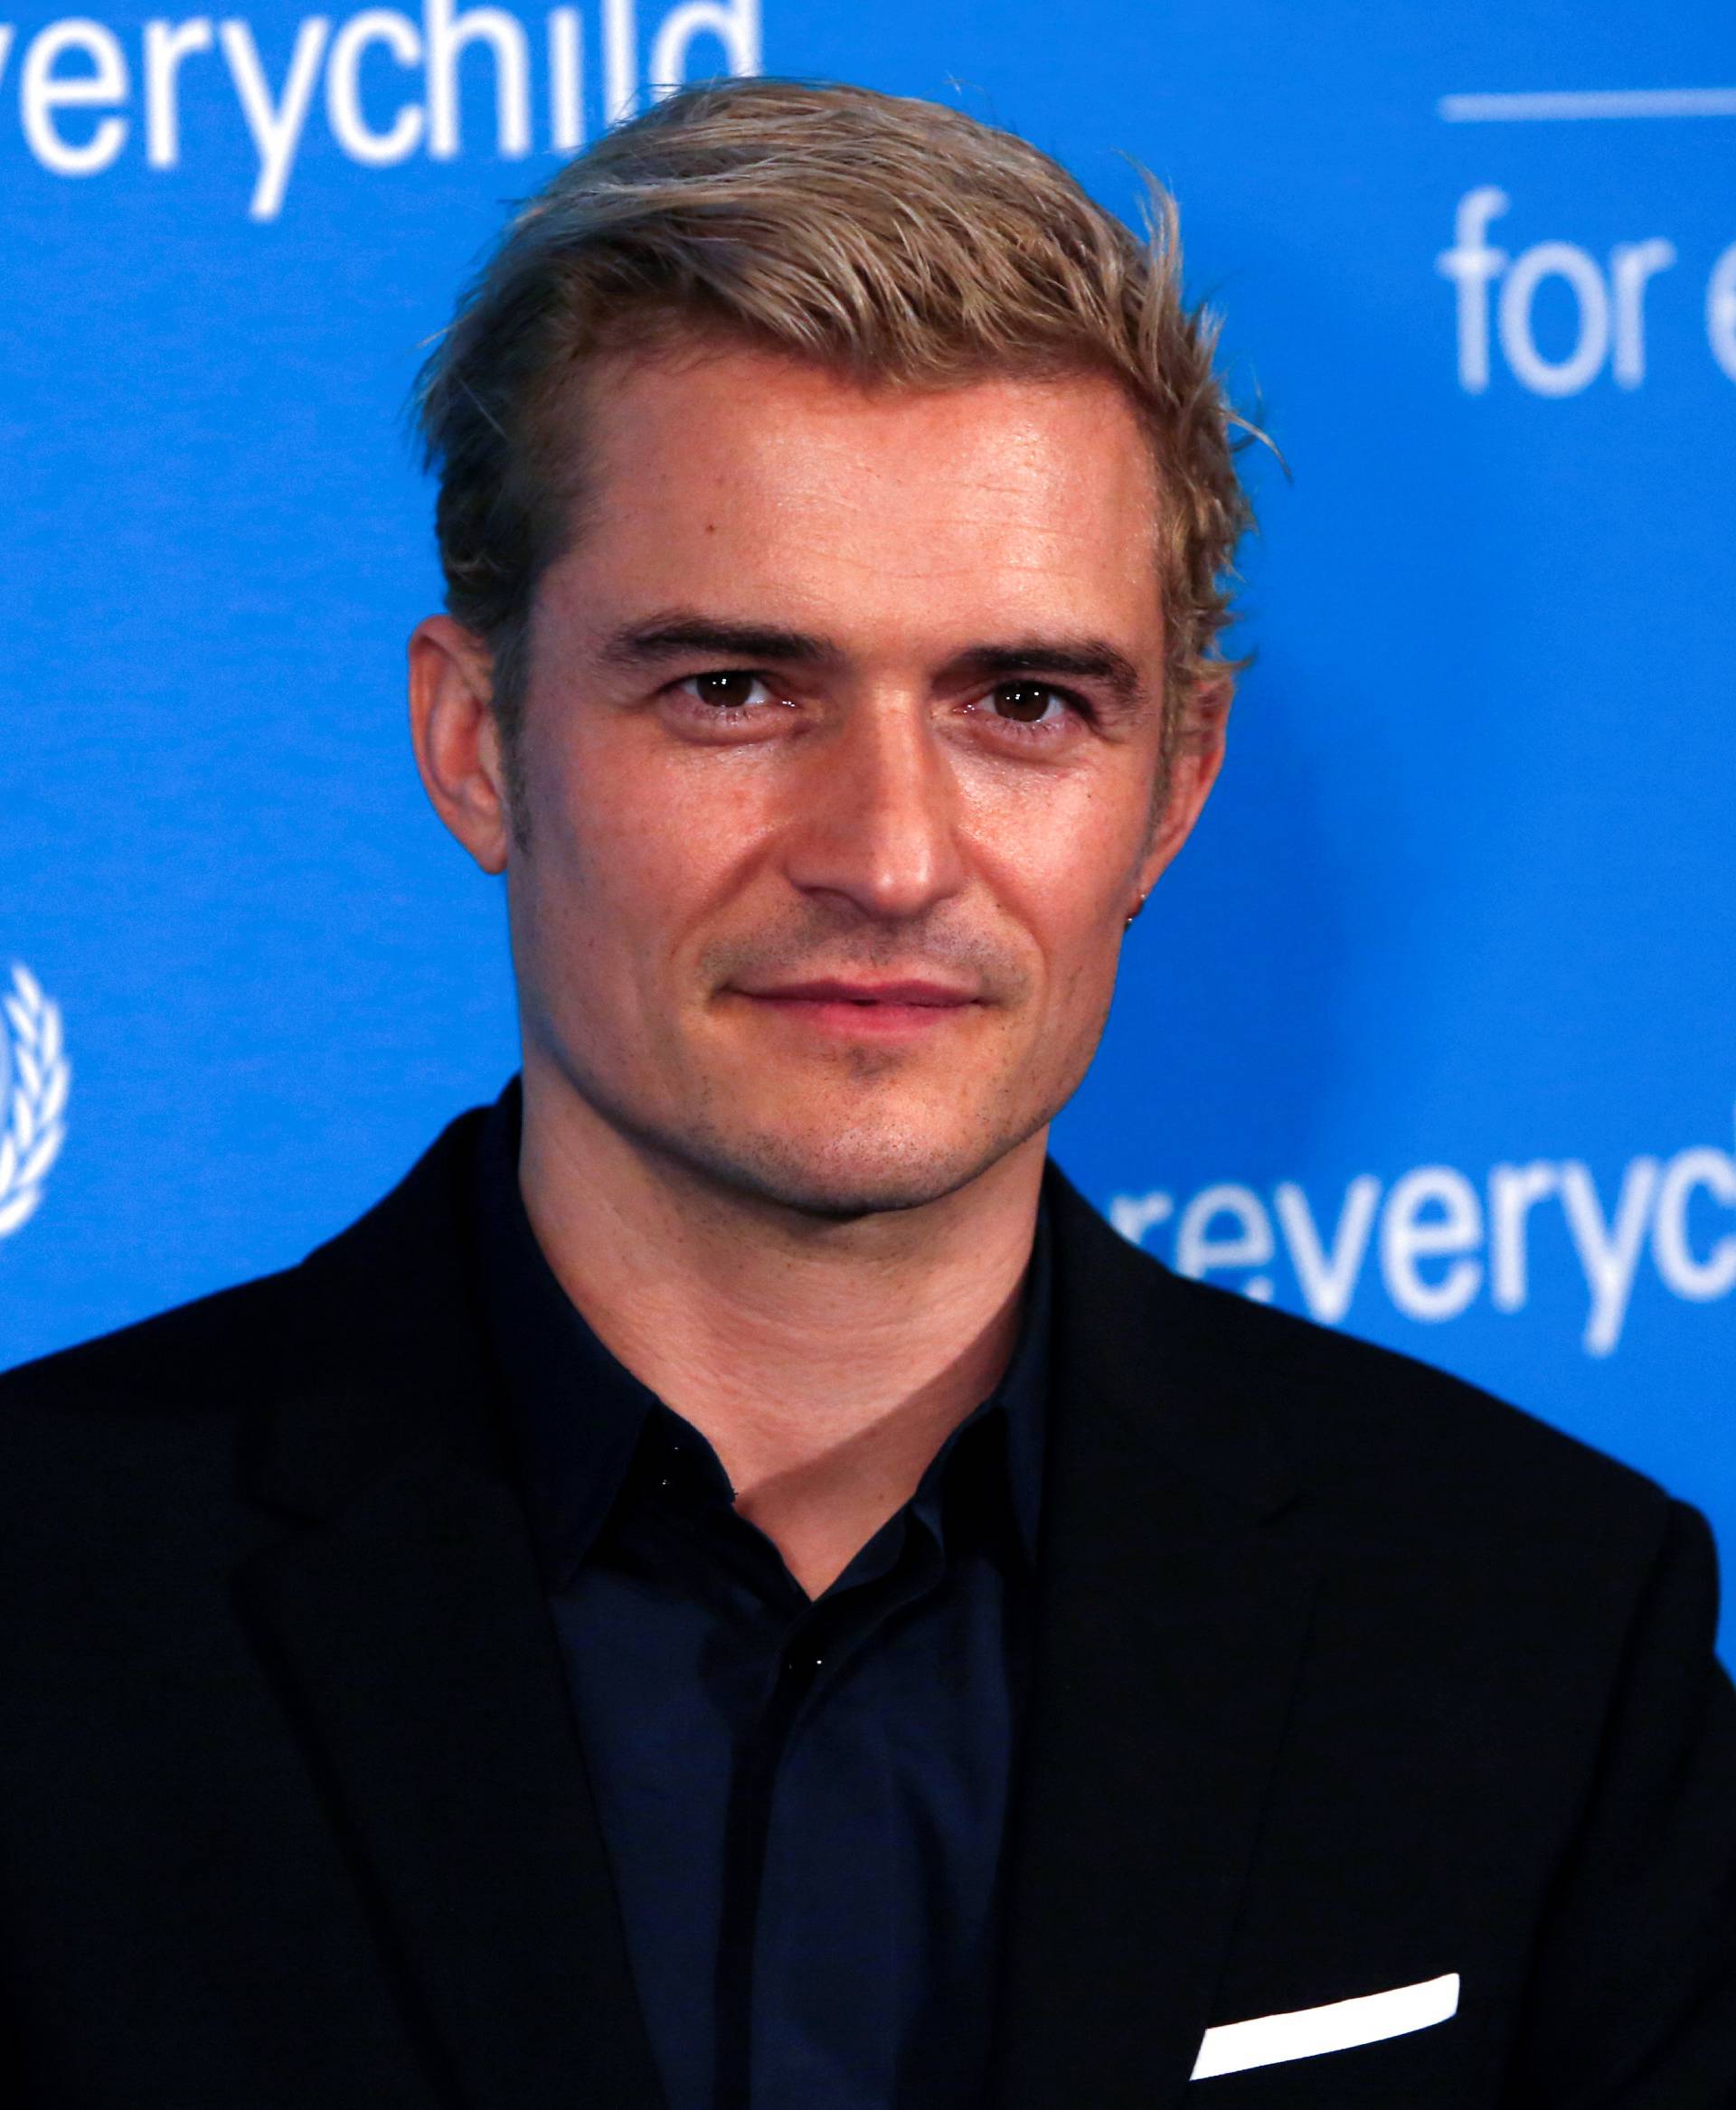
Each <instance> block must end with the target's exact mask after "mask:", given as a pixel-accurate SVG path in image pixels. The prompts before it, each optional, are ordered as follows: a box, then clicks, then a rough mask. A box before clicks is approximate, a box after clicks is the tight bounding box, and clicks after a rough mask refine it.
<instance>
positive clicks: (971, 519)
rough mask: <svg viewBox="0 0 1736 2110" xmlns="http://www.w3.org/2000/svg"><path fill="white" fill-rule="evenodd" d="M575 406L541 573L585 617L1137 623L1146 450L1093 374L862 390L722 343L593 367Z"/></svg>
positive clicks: (1150, 500) (1150, 476)
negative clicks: (719, 613)
mask: <svg viewBox="0 0 1736 2110" xmlns="http://www.w3.org/2000/svg"><path fill="white" fill-rule="evenodd" d="M583 410H584V419H585V436H586V441H587V446H586V450H585V453H586V461H587V483H586V491H585V503H584V504H583V506H582V515H583V519H584V523H585V526H584V532H583V533H582V535H581V536H580V540H579V542H577V544H576V545H575V547H574V549H573V550H572V551H571V552H570V554H569V556H568V557H567V558H566V559H563V560H562V561H561V565H559V566H557V567H556V571H557V572H561V571H570V572H572V573H575V574H582V578H583V583H584V588H585V591H586V594H587V596H588V597H594V598H596V599H598V600H599V601H609V602H611V603H614V602H618V600H619V599H620V598H627V599H632V598H637V597H638V596H639V595H641V594H647V593H648V594H651V595H654V596H656V595H662V596H664V597H665V598H680V599H682V600H684V601H693V600H694V599H704V598H709V597H711V596H712V595H715V594H719V593H722V594H724V595H726V596H727V597H729V598H736V599H739V598H744V597H745V598H752V599H756V600H764V599H765V598H767V597H768V596H769V597H772V598H774V599H775V600H776V602H777V604H778V608H780V609H781V610H782V611H784V612H787V613H789V614H792V615H795V614H799V613H802V612H803V604H805V603H806V604H810V607H809V608H808V612H810V613H811V612H816V611H817V609H818V608H821V607H824V608H826V611H827V613H828V615H831V616H833V617H835V615H836V613H837V612H838V610H839V609H840V608H842V609H844V610H845V611H846V612H847V611H848V610H850V609H853V608H854V609H856V610H858V611H860V613H861V615H862V617H863V619H864V620H873V621H877V622H880V623H884V622H885V621H886V620H889V619H890V620H894V621H895V620H896V619H897V618H898V616H899V614H900V612H903V613H904V614H906V615H908V616H910V617H915V616H916V615H917V614H918V613H920V614H922V615H923V616H924V617H928V618H932V617H933V616H934V614H935V612H936V609H937V608H938V607H939V606H940V605H942V604H944V602H945V601H946V599H947V598H948V596H951V597H955V598H958V599H959V600H961V601H964V602H967V603H968V604H969V607H970V613H971V617H972V618H973V620H980V619H981V618H982V617H985V616H995V617H1001V618H1003V619H1005V620H1009V621H1012V620H1020V619H1023V620H1026V621H1029V620H1036V619H1041V620H1045V621H1052V620H1059V619H1061V618H1062V617H1065V618H1066V619H1067V620H1068V622H1069V624H1070V626H1072V627H1078V626H1080V622H1081V620H1082V619H1083V618H1085V617H1088V616H1089V617H1090V618H1091V620H1092V621H1093V622H1095V623H1098V624H1114V625H1116V626H1118V627H1119V628H1121V629H1122V630H1124V631H1137V630H1139V629H1141V627H1142V626H1148V625H1152V624H1155V623H1156V620H1157V611H1156V600H1157V593H1156V513H1157V492H1156V479H1155V474H1154V469H1153V465H1152V457H1151V450H1150V447H1149V445H1148V443H1147V441H1146V438H1145V435H1144V433H1143V432H1142V430H1141V429H1140V426H1139V422H1138V419H1137V416H1136V414H1135V412H1134V410H1133V408H1132V405H1131V403H1130V402H1129V400H1128V399H1127V395H1126V393H1125V392H1124V391H1123V390H1122V389H1121V388H1120V387H1119V386H1118V384H1117V383H1116V382H1115V381H1112V380H1110V379H1109V378H1107V377H1104V376H1099V375H1095V374H1080V375H1067V376H1062V377H1057V378H1043V379H1025V378H1019V377H1010V376H990V377H986V378H982V379H977V380H972V381H963V382H958V383H955V384H952V385H949V386H948V387H946V388H942V389H935V388H921V389H918V388H914V387H897V386H889V385H885V384H875V385H864V384H863V383H861V382H858V381H854V380H852V379H849V378H847V377H844V376H842V375H839V374H838V373H836V372H833V371H831V370H829V369H826V368H824V367H820V366H817V365H815V364H811V363H805V362H801V361H797V360H795V359H791V358H788V357H786V356H783V355H781V354H778V353H771V352H764V351H760V350H757V349H742V348H740V347H731V348H729V349H725V350H721V351H717V352H705V353H690V354H688V355H685V356H683V357H680V358H675V359H670V358H666V357H659V358H656V359H652V360H639V361H637V362H636V361H633V360H632V359H630V358H625V359H612V360H610V361H609V362H608V363H605V364H603V365H602V366H600V367H599V369H598V370H597V371H595V372H592V373H591V374H590V376H589V377H588V380H587V383H586V388H585V400H584V406H583ZM551 583H552V584H553V583H555V581H554V579H553V576H552V579H551ZM573 583H574V584H577V583H578V579H577V578H576V577H575V578H574V579H573ZM961 613H962V611H961ZM1128 641H1129V642H1130V643H1134V644H1137V643H1138V642H1140V640H1139V639H1137V638H1135V637H1130V638H1129V640H1128Z"/></svg>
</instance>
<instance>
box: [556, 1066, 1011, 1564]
mask: <svg viewBox="0 0 1736 2110" xmlns="http://www.w3.org/2000/svg"><path fill="white" fill-rule="evenodd" d="M1046 1140H1047V1131H1046V1130H1043V1131H1040V1132H1039V1133H1038V1134H1037V1135H1033V1137H1031V1138H1030V1139H1029V1140H1028V1141H1027V1142H1026V1143H1024V1144H1021V1145H1019V1146H1018V1148H1017V1149H1015V1150H1014V1151H1012V1152H1009V1153H1008V1154H1007V1155H1006V1156H1005V1158H1003V1159H1001V1160H1000V1161H999V1162H998V1163H996V1164H995V1165H993V1166H991V1167H990V1168H989V1169H988V1170H987V1171H986V1172H985V1173H982V1174H980V1175H979V1176H978V1177H977V1179H975V1180H973V1181H972V1182H969V1184H968V1185H967V1186H966V1187H963V1188H961V1189H959V1190H958V1192H956V1193H953V1194H948V1195H946V1196H944V1197H942V1198H941V1199H940V1200H939V1201H933V1202H928V1203H924V1204H922V1205H920V1206H919V1207H917V1208H914V1209H902V1210H889V1211H886V1212H884V1213H881V1214H876V1215H872V1216H865V1217H859V1218H855V1219H853V1220H835V1219H829V1218H818V1217H815V1216H811V1215H808V1214H806V1213H804V1212H802V1211H800V1210H792V1209H789V1208H787V1207H785V1206H783V1205H782V1204H779V1203H776V1202H772V1201H766V1200H764V1199H762V1198H760V1197H757V1196H754V1195H751V1194H748V1193H743V1192H739V1191H737V1190H734V1189H731V1188H725V1187H723V1186H722V1185H721V1184H720V1183H719V1182H716V1181H714V1180H712V1179H710V1178H708V1177H707V1176H706V1175H704V1174H703V1173H700V1172H698V1171H696V1170H695V1169H693V1168H692V1167H690V1166H685V1165H684V1164H682V1163H679V1162H676V1161H674V1160H671V1159H670V1158H668V1157H666V1156H665V1155H663V1154H658V1153H654V1152H652V1151H650V1150H647V1149H646V1148H645V1147H644V1146H643V1145H641V1144H637V1143H636V1142H635V1141H633V1139H631V1138H629V1137H627V1136H625V1135H623V1134H622V1133H621V1132H620V1131H619V1130H618V1129H617V1128H615V1127H613V1126H611V1125H610V1124H609V1123H608V1122H606V1121H605V1120H603V1119H602V1117H601V1116H599V1114H598V1113H597V1112H596V1111H595V1110H594V1109H593V1108H592V1107H590V1106H589V1105H588V1104H587V1103H586V1102H585V1101H584V1100H583V1099H582V1098H580V1097H578V1095H577V1094H576V1093H574V1092H573V1091H572V1089H571V1087H570V1086H569V1085H568V1084H567V1083H566V1082H565V1081H564V1079H561V1078H559V1077H558V1076H554V1075H552V1074H550V1073H549V1072H547V1071H546V1070H545V1069H542V1066H541V1065H537V1064H534V1063H533V1062H532V1061H530V1060H527V1061H526V1064H525V1070H524V1140H523V1144H522V1147H521V1151H520V1157H519V1181H520V1185H521V1187H522V1189H523V1192H524V1204H525V1209H526V1210H527V1212H528V1214H529V1216H530V1220H531V1225H532V1229H533V1230H534V1231H535V1233H536V1238H537V1242H538V1244H539V1245H540V1246H541V1247H542V1251H543V1253H544V1255H545V1256H546V1257H547V1259H548V1262H549V1265H550V1267H552V1270H553V1272H554V1275H555V1276H556V1278H557V1279H558V1280H559V1282H560V1283H561V1287H562V1288H563V1289H564V1290H565V1291H566V1293H567V1295H569V1296H570V1297H571V1299H572V1301H573V1303H574V1304H575V1305H578V1307H579V1309H580V1311H581V1312H582V1313H583V1314H584V1316H585V1318H586V1320H587V1322H588V1323H590V1326H591V1328H592V1330H593V1331H594V1332H595V1333H596V1334H597V1335H598V1337H599V1340H601V1341H602V1342H603V1343H604V1345H605V1346H606V1347H607V1348H608V1349H609V1351H610V1352H611V1353H612V1354H614V1355H615V1356H616V1357H617V1358H618V1360H619V1361H621V1362H622V1363H624V1364H625V1365H626V1366H627V1369H628V1370H630V1371H632V1372H633V1374H634V1375H635V1376H636V1377H637V1378H638V1379H639V1380H641V1381H642V1382H643V1383H644V1384H646V1385H647V1386H649V1388H650V1389H652V1390H653V1391H654V1392H656V1394H657V1396H658V1397H659V1398H660V1399H664V1400H665V1401H666V1402H667V1404H668V1405H669V1406H671V1407H672V1408H675V1411H676V1412H677V1413H678V1414H680V1415H682V1416H684V1418H686V1419H687V1420H688V1421H691V1422H692V1423H693V1426H694V1427H696V1428H698V1429H699V1430H700V1432H701V1433H702V1434H703V1436H705V1438H706V1439H707V1441H708V1442H709V1443H710V1444H711V1445H712V1448H713V1449H714V1450H715V1451H716V1452H717V1455H718V1457H719V1459H720V1461H721V1462H722V1466H723V1469H724V1471H725V1472H726V1473H727V1474H729V1477H730V1481H731V1485H732V1486H733V1487H734V1488H735V1490H736V1507H737V1509H738V1510H739V1511H740V1512H741V1514H742V1515H744V1516H746V1517H748V1518H750V1520H751V1521H753V1522H754V1523H755V1524H757V1525H758V1526H759V1527H760V1530H761V1531H764V1532H765V1533H766V1534H767V1536H768V1537H769V1538H770V1539H771V1540H772V1541H773V1542H774V1544H776V1546H777V1547H778V1550H779V1552H780V1553H781V1554H782V1555H783V1558H784V1561H785V1564H786V1565H787V1566H788V1568H789V1570H790V1572H791V1574H792V1575H793V1576H794V1577H795V1578H796V1579H797V1582H798V1583H799V1584H800V1585H801V1586H802V1587H803V1588H804V1589H805V1590H806V1591H807V1593H808V1595H809V1596H811V1597H812V1596H817V1595H818V1594H819V1592H820V1591H821V1590H822V1589H824V1588H825V1587H826V1585H827V1584H828V1583H830V1582H831V1581H832V1580H834V1578H835V1577H836V1576H837V1575H838V1574H839V1573H840V1572H841V1571H842V1569H843V1568H844V1567H845V1566H846V1565H847V1564H848V1562H849V1561H850V1559H851V1558H852V1556H853V1555H854V1553H855V1552H856V1551H857V1550H858V1549H859V1548H860V1547H861V1546H862V1545H863V1544H864V1543H865V1542H866V1540H868V1539H869V1538H871V1537H872V1536H873V1532H874V1531H876V1530H877V1529H878V1527H879V1526H880V1525H881V1524H882V1523H883V1522H884V1521H885V1520H886V1519H887V1518H888V1517H890V1516H892V1514H893V1513H894V1512H896V1511H897V1510H898V1509H900V1508H901V1506H902V1505H903V1503H904V1502H907V1501H908V1500H909V1499H910V1495H911V1494H912V1493H914V1491H915V1488H916V1485H917V1483H918V1481H919V1480H920V1478H921V1476H922V1473H923V1470H924V1468H925V1467H926V1466H927V1465H928V1464H929V1460H930V1459H931V1458H932V1457H933V1456H934V1454H935V1453H936V1451H938V1450H939V1447H940V1446H941V1444H942V1443H943V1442H944V1441H945V1440H946V1438H947V1436H948V1434H949V1433H950V1432H951V1430H952V1429H953V1428H955V1427H957V1426H958V1423H959V1422H960V1421H962V1420H963V1419H964V1418H965V1417H966V1416H967V1415H968V1414H969V1413H970V1412H971V1411H972V1409H973V1408H975V1407H977V1404H978V1403H979V1402H980V1401H981V1400H982V1399H985V1398H986V1396H987V1395H988V1393H989V1392H990V1391H992V1390H993V1389H994V1387H995V1383H996V1381H997V1380H998V1379H999V1378H1000V1376H1001V1374H1002V1372H1003V1371H1005V1367H1006V1364H1007V1361H1008V1360H1009V1358H1010V1357H1011V1354H1012V1352H1013V1346H1014V1340H1015V1338H1016V1335H1017V1332H1018V1322H1019V1295H1020V1289H1021V1287H1022V1285H1023V1282H1024V1273H1025V1269H1026V1267H1027V1265H1028V1263H1029V1260H1030V1257H1031V1246H1032V1240H1033V1236H1034V1233H1035V1229H1036V1213H1037V1201H1038V1193H1039V1190H1040V1186H1041V1182H1042V1175H1043V1150H1044V1146H1045V1144H1046Z"/></svg>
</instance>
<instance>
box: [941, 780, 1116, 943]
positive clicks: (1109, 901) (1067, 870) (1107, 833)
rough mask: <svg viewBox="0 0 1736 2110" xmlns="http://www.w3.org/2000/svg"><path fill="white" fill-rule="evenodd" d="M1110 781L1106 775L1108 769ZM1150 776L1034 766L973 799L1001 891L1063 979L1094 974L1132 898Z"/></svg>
mask: <svg viewBox="0 0 1736 2110" xmlns="http://www.w3.org/2000/svg"><path fill="white" fill-rule="evenodd" d="M1106 777H1107V778H1108V779H1109V780H1108V781H1105V780H1104V779H1105V778H1106ZM1148 805H1149V801H1148V797H1147V796H1146V791H1145V789H1144V786H1143V780H1141V781H1140V782H1138V783H1136V782H1134V781H1133V780H1132V778H1131V776H1130V775H1129V778H1128V781H1127V782H1125V783H1124V782H1121V781H1118V780H1117V778H1116V777H1109V773H1108V772H1103V773H1100V774H1099V776H1098V777H1087V776H1086V775H1084V774H1083V773H1082V772H1081V774H1080V776H1077V777H1069V776H1065V775H1062V774H1061V773H1059V772H1057V773H1055V774H1052V775H1040V774H1037V773H1033V777H1031V778H1029V779H1027V780H1026V781H1025V782H1024V783H1022V784H1017V785H1015V786H1014V787H1011V788H1010V789H1009V788H1006V787H997V788H996V790H995V792H994V793H993V794H992V795H986V796H977V798H975V799H973V800H972V802H971V813H970V825H971V829H972V833H973V834H974V835H975V837H976V840H977V844H978V847H979V852H980V855H981V859H982V862H983V863H984V865H985V867H986V869H987V870H988V871H992V872H993V873H994V874H995V886H996V890H997V891H998V892H999V893H1000V895H1001V897H1002V899H1003V900H1004V901H1005V903H1006V904H1007V905H1008V906H1009V907H1010V908H1011V909H1013V910H1014V914H1015V915H1016V916H1017V917H1018V919H1019V920H1020V921H1021V922H1022V923H1023V924H1024V926H1025V928H1027V929H1028V930H1029V931H1030V932H1031V934H1032V936H1033V937H1034V938H1035V939H1036V941H1037V942H1038V944H1039V946H1040V947H1041V949H1042V950H1043V954H1044V955H1045V956H1046V957H1047V959H1048V960H1049V963H1050V966H1051V971H1052V975H1053V976H1054V978H1055V980H1056V982H1057V984H1064V983H1067V982H1070V981H1071V980H1073V979H1074V978H1076V977H1077V976H1079V975H1084V976H1085V977H1086V978H1088V979H1089V978H1091V977H1093V976H1095V975H1099V974H1100V973H1101V972H1102V971H1103V966H1104V962H1105V961H1106V960H1107V962H1108V966H1109V971H1111V972H1112V971H1113V966H1114V957H1115V946H1116V939H1117V937H1118V934H1119V933H1120V931H1121V929H1122V928H1123V925H1124V922H1125V918H1126V917H1127V910H1128V909H1129V908H1131V906H1132V898H1133V892H1134V885H1135V879H1136V875H1137V871H1138V867H1139V862H1140V857H1141V853H1142V852H1143V850H1144V848H1145V844H1146V838H1147V834H1148Z"/></svg>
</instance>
